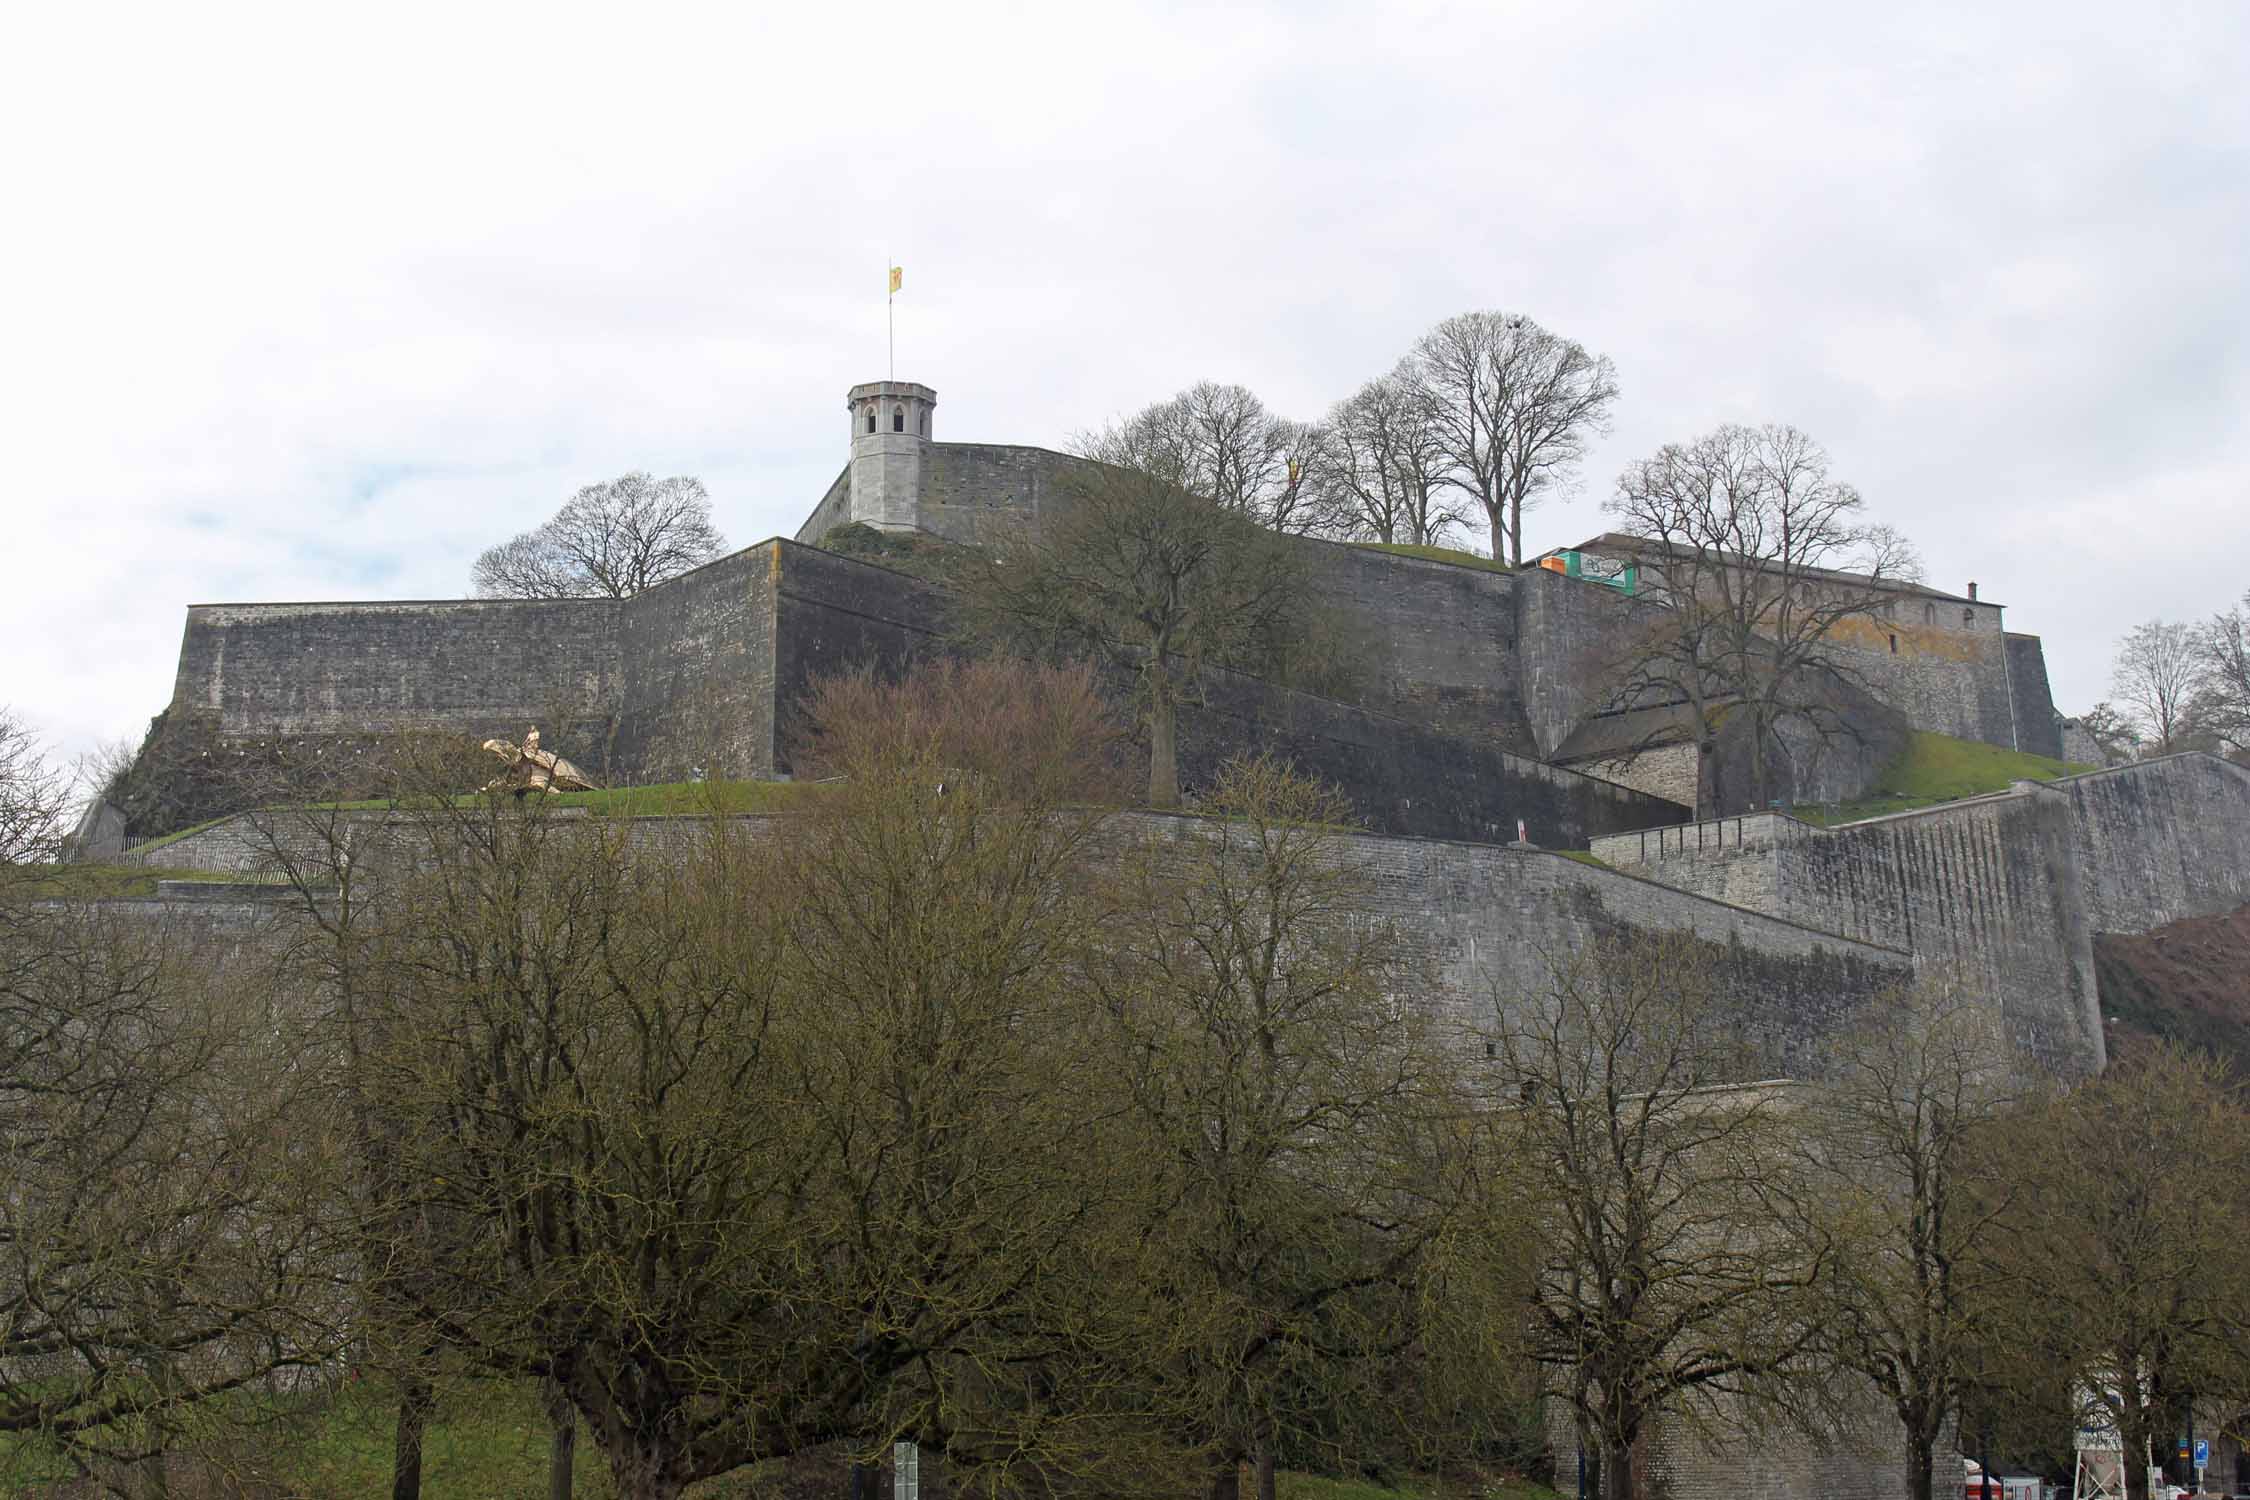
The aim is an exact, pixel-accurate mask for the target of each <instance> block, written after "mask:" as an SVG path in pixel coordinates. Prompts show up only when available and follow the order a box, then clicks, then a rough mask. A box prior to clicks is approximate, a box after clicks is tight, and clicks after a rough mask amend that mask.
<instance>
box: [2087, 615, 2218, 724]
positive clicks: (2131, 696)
mask: <svg viewBox="0 0 2250 1500" xmlns="http://www.w3.org/2000/svg"><path fill="white" fill-rule="evenodd" d="M2201 646H2202V643H2201V642H2199V641H2198V640H2197V638H2196V632H2195V629H2194V628H2193V627H2192V626H2188V625H2177V624H2172V623H2169V622H2167V621H2164V620H2150V621H2148V622H2147V623H2145V624H2141V625H2136V626H2134V627H2133V629H2132V630H2131V631H2130V632H2129V633H2128V634H2127V635H2126V637H2125V639H2123V640H2122V641H2119V642H2118V643H2117V655H2116V657H2115V658H2113V659H2112V661H2111V663H2110V672H2109V683H2110V691H2111V692H2112V693H2114V694H2115V695H2116V696H2117V699H2118V701H2119V702H2121V703H2122V704H2123V705H2124V707H2125V711H2126V713H2127V714H2128V715H2129V716H2131V718H2132V720H2133V723H2134V725H2135V727H2137V728H2138V729H2139V730H2140V731H2141V737H2142V744H2143V752H2144V753H2146V754H2153V755H2169V754H2171V753H2172V752H2173V751H2174V750H2178V749H2180V748H2182V741H2183V739H2184V738H2185V732H2186V731H2187V730H2188V729H2189V727H2190V720H2189V714H2188V707H2189V705H2190V704H2192V703H2193V702H2194V701H2195V698H2196V694H2197V692H2198V691H2199V690H2200V689H2201V688H2202V686H2203V683H2204V677H2205V673H2206V670H2207V665H2206V664H2207V657H2206V655H2205V653H2204V651H2203V650H2202V649H2201Z"/></svg>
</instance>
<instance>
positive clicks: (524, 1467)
mask: <svg viewBox="0 0 2250 1500" xmlns="http://www.w3.org/2000/svg"><path fill="white" fill-rule="evenodd" d="M396 1402H397V1394H396V1391H395V1389H394V1388H393V1387H392V1386H391V1385H390V1384H389V1383H388V1382H387V1381H384V1380H380V1379H375V1378H370V1379H367V1380H364V1381H359V1382H355V1383H353V1384H351V1385H347V1386H344V1387H342V1388H341V1389H340V1390H338V1391H337V1392H336V1393H335V1394H334V1395H333V1396H332V1397H330V1398H329V1399H327V1400H325V1401H324V1402H322V1403H321V1404H319V1405H318V1406H316V1407H313V1408H310V1409H308V1410H306V1411H304V1412H303V1413H301V1414H299V1415H295V1416H277V1417H275V1418H274V1419H273V1420H271V1421H270V1422H268V1423H265V1424H263V1425H260V1426H258V1427H255V1428H250V1429H246V1430H242V1431H240V1432H238V1433H235V1434H231V1435H228V1434H220V1433H218V1432H213V1433H212V1436H211V1440H210V1442H209V1443H208V1444H207V1445H206V1447H205V1453H206V1458H205V1460H204V1462H203V1464H201V1465H198V1466H197V1467H198V1469H199V1470H200V1471H201V1473H202V1474H203V1475H204V1476H207V1477H215V1474H214V1471H216V1472H217V1473H223V1474H224V1475H226V1476H227V1482H228V1484H229V1487H228V1488H227V1489H226V1491H225V1492H226V1493H230V1494H241V1495H246V1496H255V1497H259V1500H268V1497H271V1500H281V1497H292V1500H294V1497H300V1496H301V1497H305V1500H325V1497H329V1496H344V1495H382V1494H388V1493H389V1491H390V1479H391V1443H392V1436H393V1424H394V1423H395V1422H396V1420H397V1417H398V1408H397V1404H396ZM547 1443H548V1434H547V1423H546V1418H545V1416H544V1414H543V1413H542V1412H541V1411H540V1409H539V1404H538V1401H537V1399H536V1397H535V1395H534V1393H533V1390H532V1387H531V1386H530V1385H528V1384H526V1383H522V1382H514V1381H500V1380H476V1381H463V1382H460V1383H458V1384H453V1385H450V1386H448V1387H446V1388H445V1389H444V1390H443V1392H442V1394H441V1395H440V1397H439V1400H438V1408H437V1411H436V1413H435V1415H434V1416H433V1417H432V1419H431V1422H430V1425H429V1428H428V1430H427V1432H426V1433H425V1435H424V1438H423V1445H422V1493H423V1495H424V1496H426V1497H428V1500H545V1497H546V1494H547ZM61 1472H62V1471H60V1470H57V1469H55V1468H54V1466H53V1465H51V1464H49V1463H46V1462H43V1461H41V1460H39V1459H38V1458H37V1457H36V1456H35V1455H33V1454H32V1453H31V1452H30V1451H29V1450H26V1449H24V1448H21V1447H19V1446H18V1445H17V1442H16V1440H13V1439H7V1438H0V1481H5V1482H11V1483H12V1484H14V1485H15V1486H17V1487H18V1488H16V1489H15V1490H14V1492H15V1493H24V1492H26V1491H25V1489H24V1488H23V1487H24V1486H29V1487H30V1490H29V1492H30V1493H39V1489H38V1486H39V1484H40V1483H41V1482H42V1481H47V1480H51V1479H53V1478H57V1477H60V1473H61ZM574 1476H575V1479H576V1484H575V1485H574V1487H573V1488H574V1493H575V1494H576V1495H577V1496H578V1497H579V1500H612V1497H614V1495H615V1494H616V1491H615V1490H614V1488H612V1486H611V1485H610V1482H609V1472H608V1468H607V1466H606V1465H605V1464H604V1463H603V1461H602V1454H601V1450H600V1449H599V1448H597V1447H596V1446H595V1445H594V1442H593V1438H592V1435H591V1434H589V1433H588V1432H587V1431H586V1430H585V1428H584V1427H583V1426H581V1427H580V1429H579V1434H578V1453H577V1462H576V1466H575V1469H574ZM776 1477H777V1476H775V1475H774V1474H772V1473H769V1472H766V1471H765V1470H764V1469H762V1468H761V1469H742V1470H738V1471H736V1472H735V1473H732V1474H725V1475H721V1476H720V1477H719V1478H717V1479H711V1480H706V1481H704V1482H703V1483H702V1484H699V1485H696V1486H694V1487H692V1488H691V1489H690V1490H689V1491H688V1495H689V1497H690V1500H751V1497H752V1496H754V1495H758V1494H760V1493H763V1494H765V1495H768V1496H770V1495H772V1494H773V1493H775V1490H774V1488H773V1485H772V1483H771V1481H772V1480H773V1479H774V1478H776ZM1245 1477H1246V1478H1247V1475H1246V1476H1245ZM1276 1480H1277V1482H1276V1486H1275V1487H1276V1489H1277V1490H1278V1492H1279V1495H1280V1500H1557V1497H1556V1496H1555V1492H1554V1491H1552V1490H1549V1489H1545V1488H1543V1487H1541V1486H1539V1485H1534V1484H1530V1483H1527V1482H1521V1481H1508V1482H1504V1483H1501V1484H1498V1485H1480V1486H1478V1487H1476V1488H1475V1489H1474V1490H1470V1489H1464V1488H1461V1487H1458V1486H1445V1485H1437V1484H1429V1485H1424V1484H1420V1483H1414V1484H1409V1485H1407V1486H1405V1487H1402V1488H1396V1489H1388V1488H1385V1487H1383V1486H1381V1485H1378V1484H1375V1483H1373V1482H1371V1481H1367V1480H1349V1479H1325V1478H1320V1477H1317V1476H1314V1475H1309V1474H1291V1473H1283V1474H1280V1475H1278V1476H1276ZM761 1481H766V1483H763V1484H761ZM185 1492H187V1493H194V1494H202V1493H205V1492H206V1491H205V1490H202V1489H197V1488H195V1487H194V1483H193V1481H190V1482H189V1483H188V1484H187V1486H186V1488H185ZM885 1492H886V1493H887V1492H888V1486H887V1485H886V1486H885ZM1254 1493H1255V1491H1254V1490H1251V1489H1249V1488H1248V1487H1246V1488H1245V1494H1246V1495H1251V1494H1254Z"/></svg>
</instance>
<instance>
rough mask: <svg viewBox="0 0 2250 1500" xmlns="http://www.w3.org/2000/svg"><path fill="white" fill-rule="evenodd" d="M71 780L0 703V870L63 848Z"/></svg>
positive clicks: (31, 862)
mask: <svg viewBox="0 0 2250 1500" xmlns="http://www.w3.org/2000/svg"><path fill="white" fill-rule="evenodd" d="M69 810H70V783H69V779H68V778H67V777H65V776H64V775H63V774H62V772H61V771H60V770H58V769H57V768H56V767H55V766H54V764H53V763H52V762H51V761H49V760H48V758H47V752H46V749H45V747H43V746H42V745H41V744H40V743H39V740H38V737H37V736H36V735H34V734H33V733H32V732H31V730H30V729H29V728H28V727H27V726H26V725H25V724H24V722H23V721H22V720H21V719H19V718H17V717H16V714H15V712H14V710H12V709H7V708H0V873H4V872H5V871H6V870H8V869H10V868H12V867H16V866H22V865H35V864H45V863H47V862H48V861H51V860H52V859H54V857H55V855H56V854H57V853H58V852H59V851H60V850H61V848H62V842H63V835H64V833H65V832H66V830H65V828H64V826H63V819H64V816H65V815H66V814H67V813H68V812H69Z"/></svg>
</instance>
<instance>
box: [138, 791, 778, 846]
mask: <svg viewBox="0 0 2250 1500" xmlns="http://www.w3.org/2000/svg"><path fill="white" fill-rule="evenodd" d="M819 793H820V788H819V785H818V784H817V783H815V782H809V781H672V782H660V783H657V784H655V785H652V786H612V787H603V788H602V789H601V790H599V791H592V792H554V793H548V794H544V795H546V796H547V800H548V805H550V806H553V807H587V808H592V809H593V810H595V811H596V812H598V813H603V814H606V815H609V816H612V817H623V818H635V817H654V816H659V815H662V814H668V813H670V814H682V813H710V812H721V813H762V812H782V811H785V810H787V809H789V808H792V807H802V806H803V805H804V804H805V800H806V799H807V798H809V797H815V796H818V795H819ZM484 795H486V794H485V793H482V792H463V793H462V794H461V795H460V796H458V797H455V798H454V799H453V805H454V806H455V807H470V806H473V805H474V804H475V803H476V801H477V799H478V798H479V797H481V796H484ZM413 805H414V804H413V803H411V802H402V801H399V800H398V799H396V798H391V797H369V798H365V799H363V800H361V801H358V802H317V803H314V804H313V808H314V809H315V810H318V811H323V812H389V811H392V810H394V809H402V808H411V807H412V806H413ZM238 816H240V814H235V813H230V814H228V817H238ZM226 821H227V819H226V818H213V819H211V820H210V821H209V822H207V823H198V824H196V825H195V826H194V827H192V828H183V829H181V830H180V831H179V832H177V833H167V834H165V835H164V836H163V837H162V838H155V839H150V840H149V841H148V842H147V843H144V844H135V845H134V846H133V848H132V851H131V852H133V853H135V854H147V853H149V852H150V851H152V850H156V849H162V848H163V847H165V846H166V845H167V844H176V843H178V842H179V841H180V840H181V839H184V838H186V837H188V835H190V834H195V833H201V832H203V831H204V830H205V829H206V828H215V827H217V826H218V825H219V824H221V823H224V822H226Z"/></svg>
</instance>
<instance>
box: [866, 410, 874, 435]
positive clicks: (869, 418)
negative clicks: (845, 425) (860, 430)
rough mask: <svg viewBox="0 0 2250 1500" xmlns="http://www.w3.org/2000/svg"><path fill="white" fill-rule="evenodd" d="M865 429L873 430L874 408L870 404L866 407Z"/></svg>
mask: <svg viewBox="0 0 2250 1500" xmlns="http://www.w3.org/2000/svg"><path fill="white" fill-rule="evenodd" d="M867 430H868V431H869V432H873V431H874V430H875V408H874V407H872V406H870V407H869V408H867Z"/></svg>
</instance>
